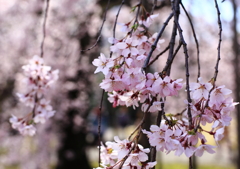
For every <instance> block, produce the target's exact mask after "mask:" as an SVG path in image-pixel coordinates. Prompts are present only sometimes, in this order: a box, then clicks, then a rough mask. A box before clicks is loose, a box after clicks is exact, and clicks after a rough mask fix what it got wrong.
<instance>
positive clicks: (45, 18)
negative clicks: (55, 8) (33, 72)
mask: <svg viewBox="0 0 240 169" xmlns="http://www.w3.org/2000/svg"><path fill="white" fill-rule="evenodd" d="M49 3H50V0H46V8H45V12H44V18H43V25H42V33H43V39H42V42H41V45H40V50H41V53H40V57H41V58H43V54H44V50H43V47H44V41H45V37H46V22H47V17H48V8H49Z"/></svg>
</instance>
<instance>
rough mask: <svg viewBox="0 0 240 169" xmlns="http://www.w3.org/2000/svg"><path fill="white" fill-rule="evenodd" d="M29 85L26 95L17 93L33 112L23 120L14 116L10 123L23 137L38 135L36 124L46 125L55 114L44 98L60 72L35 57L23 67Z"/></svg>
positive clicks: (25, 80)
mask: <svg viewBox="0 0 240 169" xmlns="http://www.w3.org/2000/svg"><path fill="white" fill-rule="evenodd" d="M22 68H23V70H24V74H25V76H26V78H25V79H24V80H23V81H24V82H25V83H27V87H28V88H27V92H26V94H21V93H17V96H18V97H19V100H20V101H21V102H23V103H24V104H25V105H26V106H28V107H30V108H32V112H31V113H29V114H27V115H25V116H24V117H22V118H17V117H16V116H14V115H12V117H11V118H10V123H11V124H12V127H13V128H15V129H17V130H19V132H20V133H21V134H23V135H30V136H33V135H34V134H35V133H36V128H35V127H34V124H36V123H45V122H46V120H47V119H49V118H50V117H52V116H53V115H54V113H55V111H54V110H52V106H51V105H50V101H48V100H46V99H45V98H44V95H45V94H46V92H47V90H48V89H49V88H50V87H51V85H52V84H53V83H54V82H55V81H56V80H57V79H58V72H59V71H58V70H54V71H52V70H51V67H50V66H46V65H44V60H43V58H41V57H39V56H37V55H35V56H34V57H33V58H32V59H31V60H30V61H29V64H28V65H25V66H23V67H22Z"/></svg>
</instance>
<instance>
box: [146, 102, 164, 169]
mask: <svg viewBox="0 0 240 169" xmlns="http://www.w3.org/2000/svg"><path fill="white" fill-rule="evenodd" d="M160 101H161V102H162V103H161V109H162V110H161V111H158V115H157V121H156V125H157V126H159V127H160V125H161V121H162V116H163V114H165V111H164V107H165V104H164V102H163V99H162V98H161V99H160ZM156 157H157V150H156V147H151V158H150V162H154V161H156ZM153 169H155V166H154V167H153Z"/></svg>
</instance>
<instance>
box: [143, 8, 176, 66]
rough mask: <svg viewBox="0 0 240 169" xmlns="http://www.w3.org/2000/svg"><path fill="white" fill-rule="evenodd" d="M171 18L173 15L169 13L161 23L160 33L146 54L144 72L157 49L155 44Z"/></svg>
mask: <svg viewBox="0 0 240 169" xmlns="http://www.w3.org/2000/svg"><path fill="white" fill-rule="evenodd" d="M172 17H173V13H171V14H170V15H169V16H168V18H167V20H166V21H165V22H164V23H163V27H162V28H161V29H160V31H159V33H158V35H157V37H156V40H155V41H154V43H153V45H152V46H151V50H150V52H149V54H148V56H147V59H146V60H145V62H144V65H143V67H142V68H143V69H144V70H146V68H147V67H148V63H149V61H150V58H151V56H152V54H153V52H154V50H155V49H156V47H157V43H158V41H159V39H160V38H161V36H162V34H163V32H164V30H165V28H166V26H167V25H168V22H169V21H170V19H171V18H172Z"/></svg>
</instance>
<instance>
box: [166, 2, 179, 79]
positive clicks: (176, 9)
mask: <svg viewBox="0 0 240 169" xmlns="http://www.w3.org/2000/svg"><path fill="white" fill-rule="evenodd" d="M176 4H178V5H176ZM171 5H172V11H173V13H174V21H173V29H172V35H171V40H170V42H169V47H170V48H169V54H168V59H167V62H168V61H169V60H173V53H174V46H175V41H176V36H177V25H176V22H178V19H179V14H180V8H179V1H171ZM166 64H167V63H166ZM170 69H171V66H168V69H167V70H166V74H167V75H170V71H171V70H170Z"/></svg>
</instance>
